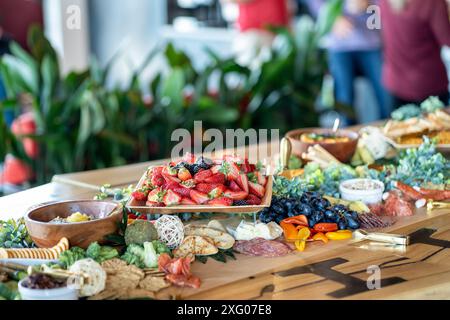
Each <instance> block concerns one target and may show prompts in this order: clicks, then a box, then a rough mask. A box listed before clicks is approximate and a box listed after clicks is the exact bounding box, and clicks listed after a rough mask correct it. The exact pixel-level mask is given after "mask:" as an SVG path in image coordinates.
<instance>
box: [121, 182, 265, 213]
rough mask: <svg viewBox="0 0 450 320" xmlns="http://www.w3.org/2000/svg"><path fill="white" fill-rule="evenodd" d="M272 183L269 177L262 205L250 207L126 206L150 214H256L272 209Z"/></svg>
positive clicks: (137, 186) (137, 203)
mask: <svg viewBox="0 0 450 320" xmlns="http://www.w3.org/2000/svg"><path fill="white" fill-rule="evenodd" d="M145 179H146V176H145V174H144V175H143V176H142V177H141V179H140V180H139V182H138V184H137V185H136V189H139V188H141V187H142V185H143V184H144V181H145ZM272 183H273V177H272V176H268V177H267V185H266V193H265V195H264V197H263V198H262V202H261V204H260V205H248V206H232V207H230V206H208V205H192V206H188V205H183V206H173V207H149V206H145V205H144V206H143V205H140V202H139V201H136V200H135V199H134V198H130V199H129V200H128V202H127V204H126V207H127V208H128V209H131V210H134V211H137V212H139V213H149V214H175V213H182V212H212V213H256V212H259V211H261V210H262V209H264V208H267V207H270V202H271V199H272Z"/></svg>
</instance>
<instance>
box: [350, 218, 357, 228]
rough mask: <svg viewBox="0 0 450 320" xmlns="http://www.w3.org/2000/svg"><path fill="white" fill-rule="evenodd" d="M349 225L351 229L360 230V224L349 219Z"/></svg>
mask: <svg viewBox="0 0 450 320" xmlns="http://www.w3.org/2000/svg"><path fill="white" fill-rule="evenodd" d="M347 224H348V227H349V228H350V229H358V228H359V222H358V221H356V220H354V219H352V218H347Z"/></svg>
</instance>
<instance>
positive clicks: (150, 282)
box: [139, 276, 170, 292]
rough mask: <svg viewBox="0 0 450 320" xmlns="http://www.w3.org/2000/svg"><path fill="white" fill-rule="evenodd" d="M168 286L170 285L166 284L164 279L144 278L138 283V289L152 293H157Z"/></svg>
mask: <svg viewBox="0 0 450 320" xmlns="http://www.w3.org/2000/svg"><path fill="white" fill-rule="evenodd" d="M169 286H170V283H168V282H167V281H166V280H165V279H164V277H154V276H146V277H145V279H144V280H141V282H139V288H141V289H144V290H147V291H152V292H158V291H159V290H161V289H164V288H167V287H169Z"/></svg>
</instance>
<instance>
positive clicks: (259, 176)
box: [255, 171, 267, 187]
mask: <svg viewBox="0 0 450 320" xmlns="http://www.w3.org/2000/svg"><path fill="white" fill-rule="evenodd" d="M255 175H256V179H257V180H258V184H260V185H262V186H263V187H264V186H265V185H266V183H267V178H266V176H265V175H263V174H262V173H261V172H259V171H256V172H255Z"/></svg>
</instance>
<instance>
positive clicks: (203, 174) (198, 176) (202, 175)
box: [194, 169, 212, 183]
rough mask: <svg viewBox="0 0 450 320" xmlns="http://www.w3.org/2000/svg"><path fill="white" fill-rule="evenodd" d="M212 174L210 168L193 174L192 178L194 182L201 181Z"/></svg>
mask: <svg viewBox="0 0 450 320" xmlns="http://www.w3.org/2000/svg"><path fill="white" fill-rule="evenodd" d="M211 176H212V172H211V170H209V169H208V170H201V171H199V172H197V173H196V174H195V175H194V180H195V182H196V183H199V182H203V181H204V180H205V179H206V178H209V177H211Z"/></svg>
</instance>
